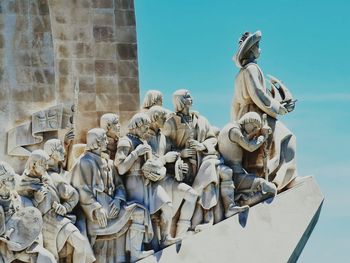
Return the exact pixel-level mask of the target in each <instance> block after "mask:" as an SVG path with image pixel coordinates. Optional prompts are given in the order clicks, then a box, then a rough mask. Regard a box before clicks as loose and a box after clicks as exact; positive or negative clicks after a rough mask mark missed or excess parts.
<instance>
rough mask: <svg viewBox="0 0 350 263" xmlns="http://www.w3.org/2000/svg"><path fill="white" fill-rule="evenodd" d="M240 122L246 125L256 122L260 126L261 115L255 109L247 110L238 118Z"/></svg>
mask: <svg viewBox="0 0 350 263" xmlns="http://www.w3.org/2000/svg"><path fill="white" fill-rule="evenodd" d="M238 123H239V124H241V125H245V124H248V123H254V124H256V125H257V126H259V127H260V126H261V117H260V115H259V114H258V113H256V112H253V111H251V112H247V113H246V114H244V115H243V116H242V117H241V118H240V119H239V120H238Z"/></svg>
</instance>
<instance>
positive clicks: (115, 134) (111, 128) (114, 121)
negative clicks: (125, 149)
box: [100, 113, 120, 139]
mask: <svg viewBox="0 0 350 263" xmlns="http://www.w3.org/2000/svg"><path fill="white" fill-rule="evenodd" d="M100 128H101V129H104V130H105V131H106V133H107V135H108V136H110V137H112V138H115V139H116V138H119V136H120V124H119V116H118V115H117V114H113V113H106V114H103V115H102V117H101V119H100Z"/></svg>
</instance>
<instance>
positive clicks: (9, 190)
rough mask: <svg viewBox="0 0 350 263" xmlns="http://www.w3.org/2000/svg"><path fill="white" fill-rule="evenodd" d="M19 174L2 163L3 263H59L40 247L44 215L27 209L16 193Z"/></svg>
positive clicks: (0, 219) (0, 256) (0, 245)
mask: <svg viewBox="0 0 350 263" xmlns="http://www.w3.org/2000/svg"><path fill="white" fill-rule="evenodd" d="M15 177H16V174H15V172H14V170H13V169H12V167H11V166H10V165H9V164H7V163H5V162H0V262H1V263H10V262H13V261H14V260H20V261H22V262H28V263H31V262H37V263H55V262H56V260H55V258H54V256H53V255H52V254H51V253H50V252H49V251H48V250H46V249H45V248H43V247H42V246H41V245H40V236H41V230H42V224H43V221H42V218H41V213H40V211H39V210H37V209H36V208H34V207H31V208H25V207H24V203H23V202H22V200H21V198H20V196H18V194H17V193H16V192H15V188H16V180H15Z"/></svg>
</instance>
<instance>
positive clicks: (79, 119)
mask: <svg viewBox="0 0 350 263" xmlns="http://www.w3.org/2000/svg"><path fill="white" fill-rule="evenodd" d="M0 52H1V57H0V122H1V128H0V138H1V139H0V159H1V160H5V161H8V162H10V163H11V164H12V165H13V166H14V167H16V168H17V169H16V170H18V167H21V166H22V167H23V164H24V161H25V159H24V158H18V157H9V156H8V155H7V148H8V142H7V132H8V131H9V130H10V129H12V128H14V127H16V126H18V125H21V124H23V123H26V122H28V121H30V120H31V118H32V114H33V113H34V112H38V111H40V110H42V109H45V108H48V107H51V106H55V105H59V104H62V105H63V108H64V112H69V111H71V109H72V105H73V104H75V113H74V119H75V121H74V122H75V124H74V125H75V128H76V130H75V134H76V142H84V140H85V133H86V131H87V130H89V129H91V128H93V127H97V126H98V123H99V117H100V116H101V115H102V114H103V113H106V112H116V113H118V114H119V115H120V118H121V122H122V124H123V123H125V121H126V120H127V119H128V118H129V117H130V116H132V115H133V114H134V113H135V112H136V111H137V110H138V109H139V81H138V63H137V42H136V24H135V12H134V1H133V0H2V1H1V2H0ZM19 159H22V162H20V161H19Z"/></svg>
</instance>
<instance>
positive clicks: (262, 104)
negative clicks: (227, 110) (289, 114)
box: [244, 64, 286, 118]
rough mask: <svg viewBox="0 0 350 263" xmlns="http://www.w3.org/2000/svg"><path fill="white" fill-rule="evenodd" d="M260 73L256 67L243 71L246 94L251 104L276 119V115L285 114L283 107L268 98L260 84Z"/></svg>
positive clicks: (251, 66) (271, 98) (249, 67)
mask: <svg viewBox="0 0 350 263" xmlns="http://www.w3.org/2000/svg"><path fill="white" fill-rule="evenodd" d="M259 75H260V71H259V69H258V68H257V65H254V64H252V65H249V66H248V67H247V68H246V70H245V71H244V80H245V82H246V86H247V89H248V93H249V95H250V97H251V99H252V100H253V102H254V103H255V104H256V105H257V106H258V107H259V108H260V109H261V110H262V111H263V112H265V113H266V114H268V115H269V116H271V117H274V118H276V117H277V115H278V114H285V113H286V111H285V109H284V107H283V106H282V105H281V103H279V101H277V100H275V99H274V98H273V97H272V96H270V95H269V94H268V93H267V92H266V89H265V86H264V85H263V84H261V81H260V79H259Z"/></svg>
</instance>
